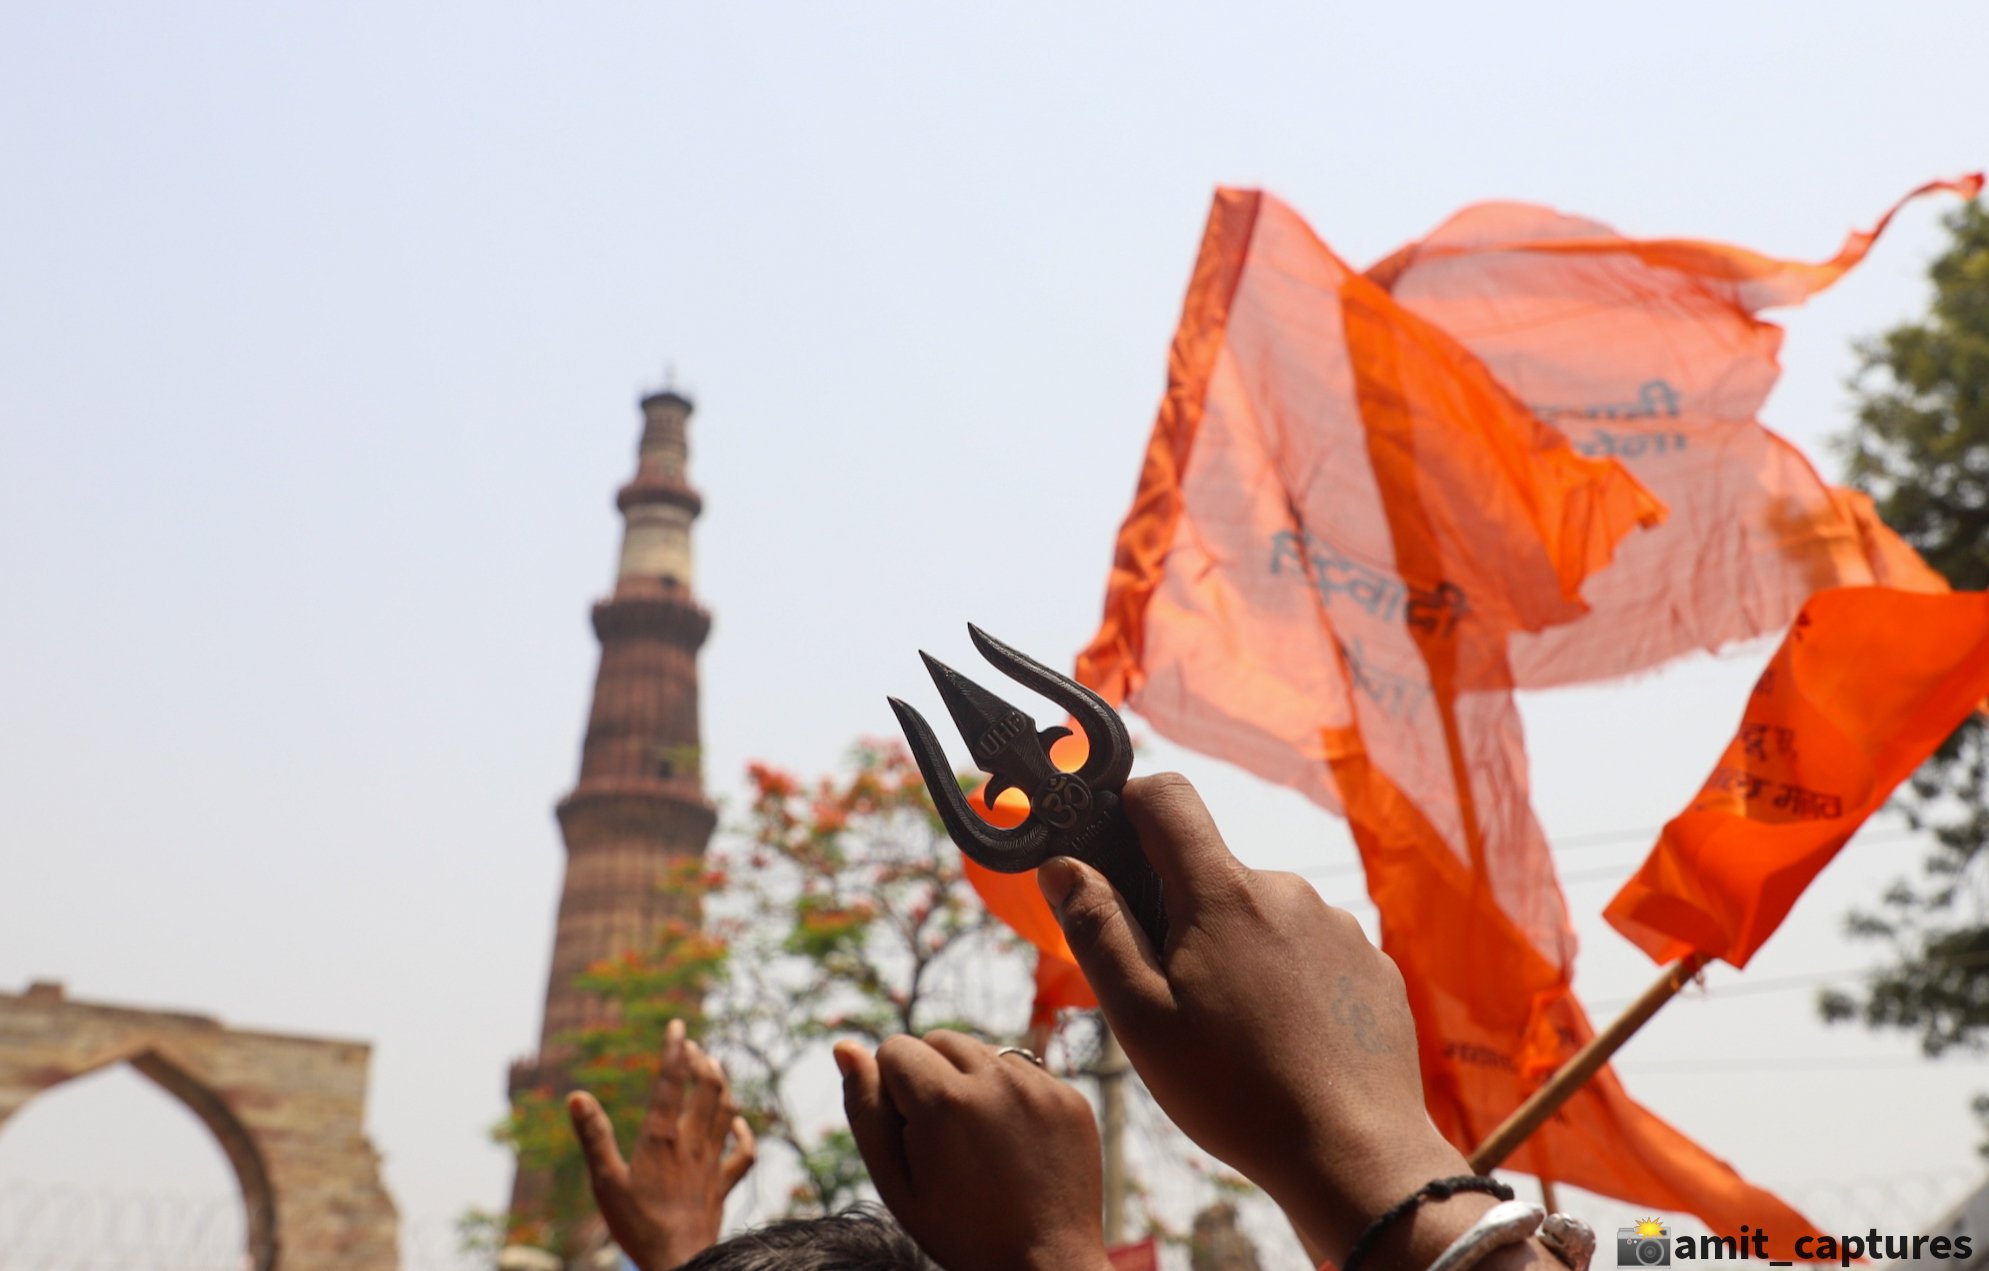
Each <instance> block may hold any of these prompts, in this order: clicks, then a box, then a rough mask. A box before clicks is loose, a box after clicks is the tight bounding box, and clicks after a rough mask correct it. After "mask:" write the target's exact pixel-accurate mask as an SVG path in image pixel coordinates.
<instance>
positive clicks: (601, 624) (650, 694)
mask: <svg viewBox="0 0 1989 1271" xmlns="http://www.w3.org/2000/svg"><path fill="white" fill-rule="evenodd" d="M691 410H692V404H691V401H690V399H689V398H688V397H685V396H684V395H683V394H681V393H677V392H674V391H670V390H665V391H663V392H660V393H652V394H650V395H649V396H647V397H645V398H643V399H642V442H641V445H640V448H639V449H638V452H637V460H636V471H635V476H634V478H633V479H632V480H630V481H629V483H628V484H627V485H625V486H623V487H622V488H621V490H620V492H619V493H618V494H617V495H616V496H615V506H616V507H618V508H619V509H620V510H621V513H622V519H623V523H624V528H623V531H622V550H621V558H620V564H619V567H618V568H617V570H616V576H615V587H614V592H613V594H612V595H610V596H609V597H608V598H607V599H606V600H602V601H600V602H599V603H597V604H596V605H595V606H594V634H595V636H596V637H597V638H598V639H599V640H600V642H601V666H600V671H599V673H598V675H597V676H596V678H595V681H594V705H593V709H592V711H591V712H590V713H589V715H588V718H587V733H586V737H585V739H584V740H583V741H582V743H581V748H580V779H579V781H578V782H577V783H575V785H574V787H573V790H572V792H571V793H570V794H568V795H567V796H566V797H565V798H564V799H562V800H560V803H559V807H558V817H559V827H560V833H561V836H562V837H563V838H564V839H565V841H566V878H565V883H564V885H563V886H562V888H561V891H560V899H559V918H558V923H557V926H556V928H555V931H554V935H553V955H552V972H551V974H550V975H549V976H548V977H547V981H546V1004H545V1016H544V1024H543V1025H542V1027H541V1029H540V1036H539V1051H538V1053H537V1054H536V1055H534V1056H532V1057H531V1058H530V1059H527V1060H524V1061H522V1062H520V1063H518V1064H516V1065H514V1066H513V1069H512V1074H511V1087H512V1089H513V1091H514V1092H515V1091H516V1090H518V1089H521V1088H525V1087H530V1086H544V1085H551V1086H561V1085H563V1084H564V1083H563V1082H562V1081H561V1080H560V1076H559V1069H560V1066H561V1064H562V1063H563V1061H564V1059H565V1057H566V1048H565V1047H564V1045H563V1044H562V1038H563V1037H564V1036H565V1035H566V1034H568V1033H570V1032H572V1031H573V1030H575V1029H578V1028H584V1027H588V1026H590V1025H594V1024H600V1023H606V1022H611V1019H612V1006H611V1005H610V1004H608V1003H605V1002H603V1001H602V1000H601V999H599V998H598V997H596V996H595V995H593V994H590V993H583V992H580V991H579V990H577V989H576V988H575V987H574V983H573V982H574V978H575V977H576V976H578V975H580V974H581V973H582V972H584V971H585V970H586V969H587V968H588V967H589V966H591V965H593V964H594V963H596V962H599V961H602V960H604V959H608V958H614V957H618V956H620V955H621V954H624V953H628V952H643V951H647V950H649V949H651V948H653V947H654V946H655V944H656V940H657V935H658V932H659V929H660V928H661V927H662V926H663V924H664V923H665V922H666V921H668V920H669V919H670V918H672V917H678V918H694V917H695V915H694V914H691V913H686V912H684V911H683V910H682V909H681V908H680V906H681V904H682V903H683V902H681V901H679V900H673V899H672V898H671V897H670V896H668V895H666V894H665V893H664V891H663V883H664V881H665V879H666V877H667V876H668V874H669V872H670V868H671V865H672V863H673V862H677V861H681V860H683V859H685V858H687V857H697V856H701V855H702V854H703V853H704V850H705V846H706V844H707V843H708V842H709V841H710V838H711V832H712V828H713V826H714V824H715V823H716V820H717V816H716V812H715V810H714V809H713V807H712V805H711V803H710V801H709V800H707V799H706V798H705V794H704V781H703V772H702V764H701V760H700V752H699V740H698V738H699V734H698V674H697V654H698V649H699V647H700V646H702V645H703V644H704V640H705V636H706V635H707V634H708V633H709V632H710V630H711V615H710V614H708V613H707V612H706V611H705V610H704V609H703V608H702V607H700V606H699V605H698V603H697V599H696V594H695V592H694V590H693V579H692V555H691V523H692V522H693V521H694V520H695V519H696V518H697V515H698V512H699V510H700V508H701V507H702V501H701V500H700V499H699V498H698V494H697V491H695V490H693V489H692V488H691V486H690V483H689V481H688V480H687V479H686V468H687V461H688V450H689V447H688V441H687V436H686V431H687V425H688V423H689V421H690V415H691ZM532 1190H533V1187H532V1184H531V1182H530V1180H528V1179H526V1178H525V1177H523V1176H522V1175H521V1176H520V1178H519V1179H518V1182H517V1185H516V1186H515V1187H514V1191H513V1205H514V1208H516V1207H517V1206H518V1205H519V1204H520V1202H521V1201H523V1200H525V1199H526V1198H528V1197H529V1196H530V1194H531V1192H532Z"/></svg>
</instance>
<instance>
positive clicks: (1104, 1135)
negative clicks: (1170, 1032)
mask: <svg viewBox="0 0 1989 1271" xmlns="http://www.w3.org/2000/svg"><path fill="white" fill-rule="evenodd" d="M1098 1037H1099V1042H1098V1063H1097V1066H1096V1067H1094V1068H1092V1070H1091V1075H1092V1076H1094V1077H1096V1078H1097V1079H1098V1138H1099V1142H1100V1143H1101V1144H1102V1145H1103V1147H1104V1149H1105V1243H1106V1245H1107V1246H1108V1247H1109V1246H1111V1245H1116V1244H1119V1243H1121V1242H1122V1241H1124V1240H1125V1238H1126V1198H1127V1196H1128V1194H1129V1192H1130V1191H1131V1180H1130V1179H1129V1178H1128V1177H1127V1176H1126V1074H1127V1073H1129V1072H1131V1071H1132V1067H1133V1066H1132V1063H1131V1061H1129V1060H1128V1059H1127V1058H1126V1052H1125V1051H1124V1050H1123V1049H1121V1048H1120V1046H1119V1039H1118V1038H1117V1037H1114V1036H1113V1035H1112V1030H1111V1029H1110V1028H1109V1027H1107V1026H1106V1024H1105V1017H1104V1016H1103V1015H1100V1016H1099V1017H1098Z"/></svg>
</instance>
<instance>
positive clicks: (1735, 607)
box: [1367, 175, 1982, 687]
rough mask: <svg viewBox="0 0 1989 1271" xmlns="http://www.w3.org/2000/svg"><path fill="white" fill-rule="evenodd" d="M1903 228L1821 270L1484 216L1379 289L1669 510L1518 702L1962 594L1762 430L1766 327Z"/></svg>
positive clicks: (1634, 545)
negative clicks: (1872, 598) (1897, 604)
mask: <svg viewBox="0 0 1989 1271" xmlns="http://www.w3.org/2000/svg"><path fill="white" fill-rule="evenodd" d="M1981 188H1982V178H1981V177H1980V176H1979V175H1977V176H1969V177H1964V178H1961V179H1959V180H1955V181H1935V182H1930V183H1929V184H1927V185H1925V186H1922V187H1921V188H1920V189H1918V190H1915V191H1914V192H1913V193H1912V194H1909V195H1908V196H1907V199H1911V198H1914V197H1916V196H1918V195H1921V194H1925V193H1928V192H1930V191H1935V190H1946V191H1951V192H1954V193H1958V194H1961V195H1962V196H1964V197H1972V196H1973V195H1975V194H1976V193H1977V192H1979V191H1980V189H1981ZM1905 202H1906V200H1901V203H1900V205H1899V206H1903V205H1904V203H1905ZM1898 210H1899V207H1898V206H1895V207H1894V208H1893V209H1892V211H1889V212H1887V213H1886V215H1885V216H1884V217H1883V218H1882V219H1881V220H1880V221H1879V223H1878V224H1877V225H1876V226H1875V227H1874V228H1872V229H1871V230H1869V231H1864V232H1860V233H1855V234H1853V235H1851V237H1850V238H1849V239H1848V240H1847V241H1846V242H1845V243H1844V245H1843V247H1842V249H1841V250H1839V251H1838V253H1837V254H1836V255H1835V256H1833V257H1832V258H1831V259H1829V260H1827V261H1823V262H1820V263H1814V264H1812V263H1804V262H1795V261H1785V260H1776V259H1772V258H1770V257H1767V256H1763V255H1760V254H1758V253H1755V252H1751V251H1747V250H1745V249H1743V248H1738V247H1730V246H1726V245H1724V244H1720V243H1707V242H1698V241H1693V240H1683V239H1655V240H1650V239H1632V238H1626V237H1624V236H1623V235H1621V234H1618V233H1617V232H1615V231H1614V230H1612V229H1610V228H1609V227H1608V226H1606V225H1602V224H1599V223H1597V222H1595V221H1589V220H1583V219H1580V218H1577V217H1572V216H1567V215H1563V214H1561V213H1558V212H1554V211H1551V210H1549V209H1547V208H1542V207H1534V206H1530V205H1527V204H1520V203H1485V204H1479V205H1477V206H1474V207H1470V208H1466V209H1465V210H1464V211H1462V212H1459V213H1458V214H1457V215H1455V216H1453V217H1452V218H1450V220H1448V221H1446V222H1444V223H1443V224H1442V225H1441V226H1439V227H1438V228H1437V229H1436V230H1435V231H1434V232H1433V233H1431V234H1430V235H1429V236H1428V237H1426V238H1424V239H1422V240H1421V241H1419V242H1415V243H1412V244H1410V245H1409V246H1407V247H1404V248H1403V249H1401V250H1400V251H1398V252H1396V253H1395V254H1394V255H1392V256H1390V257H1388V258H1387V259H1386V260H1384V261H1382V262H1380V263H1379V264H1377V265H1375V266H1373V267H1372V268H1371V269H1369V270H1368V271H1367V273H1368V276H1369V277H1370V278H1372V279H1374V280H1375V281H1376V282H1378V283H1380V284H1381V285H1383V286H1385V287H1386V288H1387V289H1388V291H1389V293H1390V294H1391V295H1392V296H1394V297H1395V298H1396V299H1397V300H1399V301H1401V302H1402V304H1404V305H1405V306H1407V307H1408V308H1409V309H1411V310H1413V311H1414V312H1416V313H1417V314H1419V315H1421V316H1422V317H1425V318H1427V319H1429V320H1430V321H1432V322H1434V323H1435V324H1436V325H1438V326H1440V327H1442V328H1443V329H1444V330H1445V331H1447V332H1448V333H1449V334H1451V335H1452V336H1455V337H1456V338H1457V339H1458V341H1459V342H1460V343H1462V344H1463V345H1464V346H1465V347H1466V348H1468V349H1470V350H1471V351H1472V352H1473V353H1474V354H1476V355H1477V356H1478V357H1479V358H1480V359H1482V360H1483V361H1484V363H1485V364H1486V365H1487V366H1488V367H1490V368H1491V370H1492V372H1493V374H1495V375H1497V376H1498V377H1499V379H1500V380H1501V381H1502V382H1503V383H1505V384H1507V385H1509V386H1510V387H1511V388H1512V389H1513V391H1514V392H1516V393H1518V394H1519V395H1520V396H1521V397H1523V398H1524V399H1525V400H1526V401H1527V402H1529V403H1531V404H1532V406H1533V409H1534V411H1535V412H1536V413H1537V414H1538V415H1539V416H1540V417H1541V418H1542V419H1544V420H1546V421H1547V422H1548V423H1550V424H1552V425H1554V426H1555V427H1557V428H1559V429H1561V430H1563V431H1564V432H1565V433H1566V434H1567V436H1568V437H1569V439H1570V440H1571V441H1572V442H1573V443H1574V445H1575V447H1576V449H1578V450H1580V451H1582V452H1583V453H1584V454H1590V455H1599V456H1610V457H1613V458H1616V459H1620V460H1621V461H1622V462H1623V463H1624V464H1626V465H1627V466H1628V467H1629V469H1630V470H1631V471H1632V472H1634V473H1635V474H1636V476H1637V479H1638V480H1640V481H1642V482H1643V483H1644V484H1645V485H1646V486H1648V487H1649V488H1650V489H1651V490H1652V491H1653V492H1654V493H1655V494H1657V496H1658V497H1659V498H1662V499H1663V500H1664V501H1665V503H1666V504H1667V505H1668V506H1669V507H1670V508H1671V511H1672V516H1671V519H1670V521H1669V523H1668V524H1666V525H1665V526H1664V528H1663V529H1661V530H1658V531H1656V532H1654V533H1651V534H1642V535H1637V536H1636V537H1634V538H1632V539H1631V540H1630V541H1628V542H1626V543H1625V544H1624V545H1623V551H1622V553H1621V557H1620V559H1619V561H1618V562H1617V564H1616V565H1615V566H1614V567H1612V568H1611V569H1609V570H1607V571H1605V572H1604V573H1602V574H1601V575H1599V576H1598V577H1596V578H1595V579H1594V580H1593V581H1592V582H1591V583H1590V584H1589V585H1588V587H1586V588H1585V589H1584V590H1583V592H1582V595H1583V598H1584V599H1585V600H1587V601H1588V602H1589V605H1590V607H1591V612H1590V613H1589V614H1588V615H1587V616H1586V617H1585V618H1583V619H1582V620H1580V621H1578V622H1572V623H1567V624H1564V625H1561V626H1557V627H1555V628H1553V629H1551V630H1547V631H1541V632H1537V633H1530V634H1526V635H1522V636H1519V637H1516V638H1515V639H1514V640H1513V642H1512V646H1511V664H1512V670H1513V674H1514V677H1515V680H1516V682H1517V683H1518V684H1519V685H1521V686H1522V687H1545V686H1548V685H1555V684H1576V683H1582V682H1586V681H1593V680H1601V679H1609V678H1613V677H1618V676H1623V675H1627V674H1631V673H1633V672H1637V671H1642V670H1647V669H1649V668H1651V667H1654V666H1657V665H1659V664H1660V663H1662V662H1665V661H1667V660H1669V659H1671V658H1674V657H1676V656H1678V655H1679V654H1682V653H1687V652H1690V651H1693V650H1698V649H1714V648H1718V647H1720V646H1721V645H1724V644H1728V643H1731V642H1733V641H1737V640H1743V639H1747V638H1750V637H1754V636H1762V635H1767V634H1770V633H1772V632H1777V631H1780V630H1781V629H1782V628H1784V627H1786V626H1787V625H1788V623H1789V620H1790V619H1791V618H1793V617H1794V616H1795V613H1796V610H1797V608H1799V607H1800V606H1801V604H1802V602H1803V601H1804V600H1806V599H1808V598H1809V596H1810V595H1811V594H1812V593H1814V592H1816V591H1818V590H1820V589H1822V588H1825V587H1832V586H1840V585H1857V584H1866V583H1877V584H1882V585H1886V586H1892V587H1904V588H1909V589H1912V590H1918V591H1938V590H1944V589H1945V586H1944V584H1942V583H1941V581H1940V579H1939V577H1938V576H1937V575H1936V574H1934V573H1933V571H1931V570H1929V569H1927V567H1926V566H1925V565H1924V564H1922V563H1921V562H1920V560H1919V557H1918V556H1917V555H1916V554H1915V553H1914V552H1913V551H1912V549H1911V548H1908V547H1907V546H1906V545H1905V544H1904V543H1902V542H1900V541H1899V539H1898V538H1897V537H1896V536H1895V535H1893V534H1892V532H1891V531H1890V530H1888V529H1886V528H1885V526H1884V525H1883V524H1881V523H1880V522H1879V520H1878V518H1877V517H1876V516H1874V515H1872V513H1871V507H1870V504H1869V502H1868V501H1866V500H1865V499H1864V496H1862V495H1858V494H1855V493H1852V492H1850V491H1846V490H1836V489H1832V488H1831V487H1829V486H1827V485H1826V484H1825V483H1824V482H1823V481H1822V479H1821V478H1819V477H1818V476H1817V474H1816V471H1815V469H1813V468H1812V467H1811V466H1810V465H1809V462H1808V461H1807V460H1805V459H1804V458H1803V457H1802V455H1801V454H1800V453H1799V452H1798V451H1797V450H1796V449H1795V448H1794V447H1792V446H1790V445H1789V444H1788V443H1787V442H1786V441H1784V440H1783V439H1782V438H1781V437H1779V436H1777V435H1776V434H1775V433H1773V432H1770V431H1769V430H1768V429H1766V428H1764V427H1762V426H1761V425H1760V424H1759V423H1758V422H1757V421H1756V418H1755V416H1756V414H1757V413H1758V412H1759V410H1760V408H1761V405H1762V402H1763V401H1764V400H1765V399H1766V398H1767V396H1768V392H1769V390H1770V389H1771V388H1772V387H1773V386H1774V383H1775V379H1776V377H1777V375H1778V374H1779V372H1780V367H1779V365H1778V364H1777V362H1776V354H1777V351H1778V350H1779V349H1780V347H1781V341H1782V331H1781V328H1779V327H1777V326H1775V325H1773V324H1772V323H1769V322H1766V321H1763V320H1762V319H1761V318H1759V317H1757V316H1756V315H1757V314H1758V313H1759V311H1760V310H1762V309H1765V308H1770V307H1774V306H1778V305H1790V304H1798V303H1800V302H1802V301H1803V300H1805V299H1807V298H1808V297H1809V296H1811V295H1813V294H1814V293H1816V292H1817V291H1820V290H1822V289H1823V288H1825V287H1827V286H1829V285H1830V284H1831V283H1833V282H1835V281H1836V280H1837V279H1838V278H1839V277H1841V276H1842V275H1843V274H1844V273H1845V271H1847V270H1849V269H1850V268H1851V267H1853V266H1854V265H1856V264H1857V263H1858V262H1859V261H1860V260H1862V259H1863V258H1864V255H1865V253H1866V251H1867V250H1868V249H1869V248H1870V247H1871V244H1872V242H1873V240H1875V239H1876V238H1877V237H1878V235H1879V233H1880V231H1881V230H1883V229H1884V228H1885V225H1886V223H1887V222H1888V221H1890V220H1891V219H1892V216H1893V213H1894V212H1897V211H1898Z"/></svg>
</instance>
